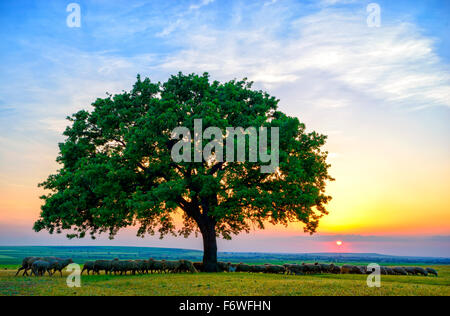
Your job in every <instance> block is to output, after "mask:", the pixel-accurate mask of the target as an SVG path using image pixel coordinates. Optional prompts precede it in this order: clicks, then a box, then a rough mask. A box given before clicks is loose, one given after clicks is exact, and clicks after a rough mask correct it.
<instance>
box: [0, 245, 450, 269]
mask: <svg viewBox="0 0 450 316" xmlns="http://www.w3.org/2000/svg"><path fill="white" fill-rule="evenodd" d="M28 256H40V257H46V256H48V257H50V256H55V257H66V258H68V257H70V258H72V259H73V260H74V261H75V262H76V263H80V264H82V263H84V262H85V261H87V260H96V259H114V258H119V259H149V258H154V259H160V260H161V259H165V260H176V259H187V260H191V261H201V259H202V256H203V253H202V251H199V250H190V249H172V248H152V247H102V246H95V247H76V246H65V247H50V246H39V247H2V246H0V264H6V265H15V264H20V263H21V262H22V258H24V257H28ZM218 256H219V260H220V261H225V262H236V263H239V262H245V263H249V264H264V263H272V264H283V263H299V262H326V263H330V262H334V263H338V264H342V263H352V264H356V265H363V264H368V263H378V264H380V265H417V264H428V265H437V264H444V265H450V259H449V258H423V257H394V256H386V255H380V254H351V253H343V254H333V253H331V254H320V253H319V254H274V253H252V252H241V253H237V252H235V253H230V252H219V254H218Z"/></svg>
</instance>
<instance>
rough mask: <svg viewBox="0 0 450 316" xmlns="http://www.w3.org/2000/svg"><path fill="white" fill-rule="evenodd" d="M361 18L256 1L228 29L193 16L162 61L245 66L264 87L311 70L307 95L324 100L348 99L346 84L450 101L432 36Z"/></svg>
mask: <svg viewBox="0 0 450 316" xmlns="http://www.w3.org/2000/svg"><path fill="white" fill-rule="evenodd" d="M365 18H366V13H365V11H364V10H360V11H359V12H353V11H350V10H345V9H331V8H326V9H322V10H320V11H318V12H316V13H314V14H310V15H307V16H304V17H301V18H299V19H294V20H291V19H290V16H289V14H286V7H284V8H283V7H282V5H281V4H280V5H279V6H278V8H277V9H274V10H265V9H264V7H263V8H260V10H259V11H257V12H255V13H253V15H252V16H251V17H250V18H248V17H247V18H246V19H245V20H238V21H236V22H235V24H233V25H231V26H230V27H229V29H227V31H226V32H224V31H223V29H220V28H218V27H215V26H214V25H207V26H206V25H203V24H197V23H196V22H195V21H191V22H190V24H189V29H190V30H192V31H191V32H189V33H187V34H186V33H183V34H178V36H177V35H176V34H175V35H174V36H175V38H176V40H177V41H178V42H179V43H183V47H182V49H181V50H180V52H179V53H177V54H175V55H171V56H169V57H168V58H167V59H166V61H165V63H163V64H162V65H161V67H163V68H165V69H167V70H170V71H175V70H179V69H182V70H188V71H200V70H202V69H209V70H211V71H212V72H214V74H217V75H220V76H224V77H229V76H238V75H239V74H242V73H246V74H248V76H249V78H250V79H252V80H255V81H257V82H262V83H264V84H265V85H266V86H273V85H277V84H280V83H283V84H286V83H287V82H297V83H299V85H301V84H302V83H305V84H306V85H308V84H307V83H308V81H310V79H311V76H315V77H316V80H321V81H322V82H323V85H322V87H320V86H318V87H316V88H315V95H314V96H313V98H312V99H313V100H314V102H316V103H317V104H318V105H319V106H326V107H341V106H345V104H347V103H349V101H351V100H349V99H348V93H346V91H347V92H348V91H351V92H353V91H363V92H364V94H366V95H369V96H370V97H372V98H374V99H377V100H382V101H383V102H385V103H390V104H392V105H397V106H404V107H408V108H423V107H429V106H450V75H449V74H450V72H449V66H448V65H446V64H445V63H443V62H442V61H441V60H440V59H439V57H438V56H437V55H436V54H435V53H434V51H433V45H434V42H433V40H432V39H430V38H427V37H425V36H423V35H421V33H420V30H419V29H417V27H415V26H414V25H413V24H410V23H406V22H392V23H390V24H386V25H383V27H382V28H369V27H367V25H366V24H365ZM263 21H272V22H271V23H264V22H263ZM206 34H207V35H206ZM280 34H283V36H281V37H280V36H279V35H280ZM181 36H182V37H181ZM330 87H331V88H330ZM333 87H335V88H333ZM330 100H332V102H331V103H330Z"/></svg>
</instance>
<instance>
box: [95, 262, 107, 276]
mask: <svg viewBox="0 0 450 316" xmlns="http://www.w3.org/2000/svg"><path fill="white" fill-rule="evenodd" d="M93 270H94V272H95V273H97V274H100V272H101V271H105V274H108V272H111V260H95V261H94V266H93Z"/></svg>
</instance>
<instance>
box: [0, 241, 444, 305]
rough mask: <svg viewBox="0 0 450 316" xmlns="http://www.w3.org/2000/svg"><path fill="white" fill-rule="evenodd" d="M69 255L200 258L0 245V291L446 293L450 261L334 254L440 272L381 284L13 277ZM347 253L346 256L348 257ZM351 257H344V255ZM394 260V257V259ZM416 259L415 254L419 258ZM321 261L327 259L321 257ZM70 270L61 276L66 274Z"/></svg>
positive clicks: (257, 277)
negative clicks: (31, 265) (24, 263)
mask: <svg viewBox="0 0 450 316" xmlns="http://www.w3.org/2000/svg"><path fill="white" fill-rule="evenodd" d="M34 255H38V256H51V255H55V256H60V257H71V258H73V259H74V261H75V262H76V263H78V264H80V265H82V264H83V263H84V262H85V261H86V260H93V259H112V258H114V257H118V258H120V259H137V258H149V257H154V258H155V259H166V260H175V259H180V258H184V259H189V260H192V261H200V260H201V259H200V258H201V252H199V251H197V250H186V249H166V248H134V247H0V296H16V295H43V296H47V295H48V296H51V295H62V296H67V295H75V296H77V295H79V296H85V295H98V296H102V295H151V296H159V295H175V296H178V295H180V296H185V295H192V296H198V295H206V296H208V295H221V296H247V295H250V296H260V295H269V296H270V295H286V296H291V295H293V296H295V295H373V296H378V295H390V296H391V295H419V296H425V295H445V296H448V295H450V265H449V264H433V263H432V262H430V263H429V264H424V263H422V262H420V261H419V262H416V263H414V262H412V261H411V260H412V259H411V258H400V257H398V258H390V259H389V260H388V259H387V257H386V256H382V255H376V256H375V255H371V256H372V258H367V259H366V260H365V259H364V256H361V255H360V254H359V255H358V256H356V255H354V254H353V255H348V256H347V257H336V258H337V259H336V258H335V259H334V260H335V262H338V264H339V265H342V264H345V263H351V264H366V263H368V262H379V263H380V264H383V265H390V266H395V265H416V266H427V267H433V268H435V269H436V270H437V271H438V273H439V276H438V277H432V276H427V277H424V276H397V275H393V276H385V275H382V276H381V287H380V288H369V287H368V286H367V284H366V278H367V276H365V275H349V274H345V275H339V274H317V275H298V276H294V275H282V274H278V275H276V274H263V273H245V272H238V273H211V274H207V273H196V274H189V273H180V274H173V273H169V274H145V275H126V276H125V275H123V276H120V275H117V276H116V275H104V274H101V275H85V274H83V275H82V277H81V287H80V288H69V287H68V286H67V285H66V277H63V278H61V277H59V276H53V277H48V276H44V277H38V278H37V277H26V276H25V277H23V276H18V277H15V276H14V275H15V273H16V271H17V268H18V267H19V266H20V262H21V259H22V258H23V257H25V256H34ZM220 256H221V257H222V259H221V260H224V261H225V260H229V261H232V262H244V263H249V264H263V263H273V264H280V263H295V262H297V263H299V262H302V261H305V262H308V261H309V262H311V261H314V259H319V258H313V257H311V258H310V257H308V256H306V257H304V258H303V259H301V260H300V259H299V258H301V257H294V255H274V254H254V253H253V254H252V253H240V254H223V253H222V254H220ZM349 258H350V259H349ZM345 259H347V260H349V261H343V260H345ZM396 260H397V261H398V262H397V261H396ZM417 260H418V259H417ZM322 262H326V261H323V260H322ZM68 274H69V273H68V272H65V273H64V276H68Z"/></svg>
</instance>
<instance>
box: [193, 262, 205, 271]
mask: <svg viewBox="0 0 450 316" xmlns="http://www.w3.org/2000/svg"><path fill="white" fill-rule="evenodd" d="M193 265H194V267H195V269H197V271H203V262H194V263H193Z"/></svg>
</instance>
